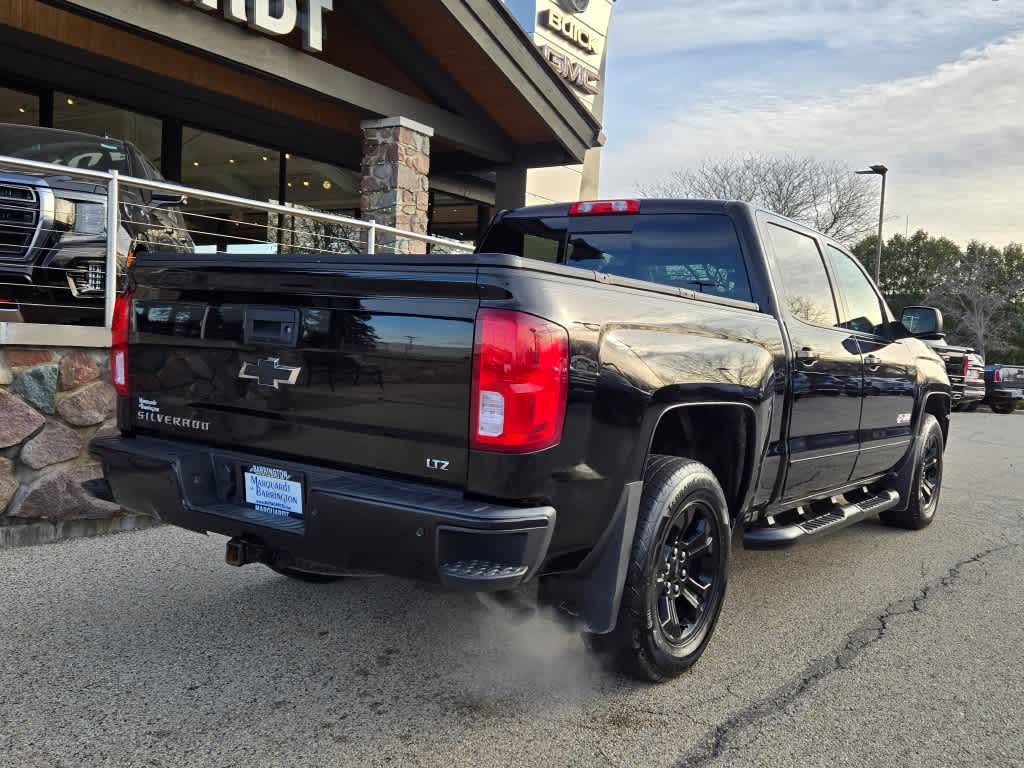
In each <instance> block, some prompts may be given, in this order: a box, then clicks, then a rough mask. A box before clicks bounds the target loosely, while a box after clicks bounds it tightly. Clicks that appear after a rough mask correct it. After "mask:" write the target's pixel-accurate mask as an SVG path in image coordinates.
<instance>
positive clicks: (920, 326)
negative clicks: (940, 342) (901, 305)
mask: <svg viewBox="0 0 1024 768" xmlns="http://www.w3.org/2000/svg"><path fill="white" fill-rule="evenodd" d="M900 321H901V322H902V323H903V327H904V328H906V329H907V331H908V332H909V333H910V335H911V336H917V337H918V338H922V339H934V338H939V337H941V336H942V312H940V311H939V310H938V309H936V308H935V307H907V308H906V309H904V310H903V314H902V315H901V316H900Z"/></svg>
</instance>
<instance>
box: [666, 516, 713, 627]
mask: <svg viewBox="0 0 1024 768" xmlns="http://www.w3.org/2000/svg"><path fill="white" fill-rule="evenodd" d="M714 515H715V511H714V510H713V509H712V508H711V507H710V506H709V505H708V504H707V503H706V502H705V501H704V500H702V499H697V500H694V501H692V502H691V503H689V504H687V505H686V506H684V507H681V508H680V509H678V510H676V512H675V513H674V515H673V517H672V519H671V520H670V521H668V522H667V524H666V525H665V528H664V532H663V533H662V536H661V544H660V550H661V558H662V559H661V563H660V564H659V565H658V566H656V567H657V568H658V569H659V571H658V573H657V575H656V576H655V578H654V579H653V580H652V581H651V590H652V592H653V593H654V594H652V595H651V599H652V601H653V602H654V604H655V606H654V607H655V611H656V613H657V616H658V626H659V628H660V629H661V633H662V636H663V637H664V638H665V640H666V641H667V642H669V643H671V644H673V645H684V644H686V643H687V642H688V641H689V640H690V639H691V638H692V637H693V636H694V634H696V633H697V632H699V631H700V630H701V628H702V627H703V626H704V624H705V623H706V622H707V620H708V618H709V616H710V615H711V613H712V611H713V608H714V606H715V605H716V604H717V603H718V601H719V596H718V592H719V588H720V585H719V583H718V579H717V575H718V572H719V570H720V563H719V560H720V557H721V548H720V547H717V546H716V545H715V544H716V542H715V526H714V523H713V519H714Z"/></svg>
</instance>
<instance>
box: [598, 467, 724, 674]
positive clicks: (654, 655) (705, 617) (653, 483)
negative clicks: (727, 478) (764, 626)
mask: <svg viewBox="0 0 1024 768" xmlns="http://www.w3.org/2000/svg"><path fill="white" fill-rule="evenodd" d="M731 533H732V528H731V526H730V524H729V508H728V504H727V503H726V500H725V494H724V493H723V492H722V487H721V485H719V483H718V479H717V478H716V477H715V475H714V473H713V472H712V471H711V470H710V469H708V468H707V467H706V466H705V465H703V464H701V463H699V462H696V461H693V460H691V459H683V458H678V457H675V456H651V458H650V459H649V460H648V462H647V470H646V472H645V473H644V490H643V494H642V496H641V498H640V510H639V513H638V515H637V523H636V533H635V535H634V537H633V546H632V549H631V551H630V559H629V563H628V567H627V570H626V583H625V584H624V586H623V591H622V602H621V604H620V606H619V615H618V619H617V622H616V625H615V629H614V630H613V631H612V632H611V633H609V634H606V635H585V636H584V637H585V639H586V642H587V645H588V646H589V647H590V648H591V649H592V650H593V651H595V652H597V653H600V654H601V655H602V656H603V658H604V659H605V660H606V661H608V662H610V663H611V665H612V666H613V667H614V668H615V669H617V670H620V671H623V672H625V673H626V674H629V675H631V676H633V677H636V678H639V679H641V680H647V681H650V682H664V681H666V680H670V679H671V678H673V677H676V676H678V675H680V674H682V673H683V672H685V671H686V670H687V669H689V668H690V667H691V666H692V665H693V664H694V663H695V662H696V661H697V659H699V658H700V656H701V654H702V653H704V649H705V648H706V647H707V644H708V642H709V641H710V639H711V636H712V634H713V632H714V629H715V624H716V622H717V621H718V615H719V613H720V612H721V609H722V603H723V601H724V598H725V590H726V582H727V580H728V573H729V570H728V568H729V549H730V546H731Z"/></svg>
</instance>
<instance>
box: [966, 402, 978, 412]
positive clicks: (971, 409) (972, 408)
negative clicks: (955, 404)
mask: <svg viewBox="0 0 1024 768" xmlns="http://www.w3.org/2000/svg"><path fill="white" fill-rule="evenodd" d="M964 410H965V411H967V412H968V413H974V412H975V411H976V410H978V403H977V402H973V403H968V404H967V405H965V406H964Z"/></svg>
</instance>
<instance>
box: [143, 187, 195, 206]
mask: <svg viewBox="0 0 1024 768" xmlns="http://www.w3.org/2000/svg"><path fill="white" fill-rule="evenodd" d="M187 202H188V198H187V197H185V195H182V194H179V193H177V192H161V191H160V190H154V191H153V192H150V194H149V204H150V205H151V206H153V207H154V208H157V207H159V206H162V205H170V206H181V205H185V204H186V203H187Z"/></svg>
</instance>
